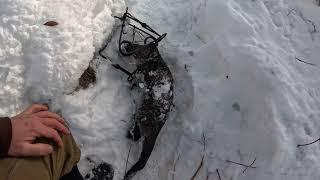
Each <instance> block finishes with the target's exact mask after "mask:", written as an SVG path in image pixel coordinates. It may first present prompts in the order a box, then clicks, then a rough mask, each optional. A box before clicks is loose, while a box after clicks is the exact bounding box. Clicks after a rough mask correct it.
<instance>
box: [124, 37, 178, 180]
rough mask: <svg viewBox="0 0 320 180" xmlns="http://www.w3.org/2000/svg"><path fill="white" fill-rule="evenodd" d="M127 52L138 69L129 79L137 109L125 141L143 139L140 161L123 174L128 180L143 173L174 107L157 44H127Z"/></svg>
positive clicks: (168, 75)
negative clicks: (136, 174)
mask: <svg viewBox="0 0 320 180" xmlns="http://www.w3.org/2000/svg"><path fill="white" fill-rule="evenodd" d="M125 50H126V51H127V52H133V54H132V56H133V57H134V59H135V60H136V62H137V69H136V70H135V71H134V72H133V73H132V76H131V77H130V82H131V90H132V91H133V93H134V94H135V95H134V97H135V98H136V102H137V104H136V108H135V113H134V115H133V117H132V125H131V127H130V128H129V130H128V135H127V137H128V138H129V139H131V140H133V141H138V140H139V139H141V138H143V147H142V151H141V155H140V158H139V160H138V161H137V162H136V163H135V164H134V165H133V166H132V167H131V169H130V170H129V171H128V172H127V173H126V174H125V177H124V179H130V178H131V177H132V176H134V174H135V173H136V172H137V171H139V170H141V169H143V168H144V167H145V165H146V163H147V161H148V159H149V157H150V155H151V153H152V151H153V148H154V145H155V142H156V139H157V137H158V134H159V133H160V130H161V128H162V127H163V125H164V124H165V122H166V120H167V118H168V115H169V112H170V111H171V108H172V105H173V77H172V74H171V71H170V69H169V67H168V66H167V64H166V63H165V62H164V60H163V59H162V57H161V55H160V53H159V50H158V48H157V44H156V43H150V44H145V45H139V44H134V43H129V44H127V45H126V46H125Z"/></svg>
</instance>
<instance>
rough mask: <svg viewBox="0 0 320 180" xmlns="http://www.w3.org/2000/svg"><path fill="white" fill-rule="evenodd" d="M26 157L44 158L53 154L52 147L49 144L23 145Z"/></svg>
mask: <svg viewBox="0 0 320 180" xmlns="http://www.w3.org/2000/svg"><path fill="white" fill-rule="evenodd" d="M24 150H25V153H24V154H25V155H26V156H46V155H48V154H51V153H52V152H53V147H52V146H50V145H49V144H42V143H38V144H26V145H25V149H24Z"/></svg>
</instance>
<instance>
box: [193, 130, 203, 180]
mask: <svg viewBox="0 0 320 180" xmlns="http://www.w3.org/2000/svg"><path fill="white" fill-rule="evenodd" d="M202 139H203V154H202V157H201V162H200V164H199V166H198V168H197V170H196V172H195V173H194V174H193V176H192V177H191V180H194V179H195V178H196V176H197V175H198V173H199V171H200V169H201V167H202V166H203V160H204V155H205V153H206V137H205V135H204V134H202Z"/></svg>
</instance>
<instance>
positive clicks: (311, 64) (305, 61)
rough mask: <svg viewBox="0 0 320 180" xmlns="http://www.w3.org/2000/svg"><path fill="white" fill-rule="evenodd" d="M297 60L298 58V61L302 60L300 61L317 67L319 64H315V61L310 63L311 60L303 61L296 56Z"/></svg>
mask: <svg viewBox="0 0 320 180" xmlns="http://www.w3.org/2000/svg"><path fill="white" fill-rule="evenodd" d="M296 60H298V61H300V62H303V63H305V64H308V65H311V66H316V67H317V65H316V64H313V63H309V62H306V61H303V60H301V59H299V58H297V57H296Z"/></svg>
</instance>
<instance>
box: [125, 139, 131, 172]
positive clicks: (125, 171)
mask: <svg viewBox="0 0 320 180" xmlns="http://www.w3.org/2000/svg"><path fill="white" fill-rule="evenodd" d="M131 147H132V143H130V147H129V152H128V156H127V161H126V168H125V170H124V174H126V172H127V167H128V161H129V156H130V152H131ZM124 176H125V175H124Z"/></svg>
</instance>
